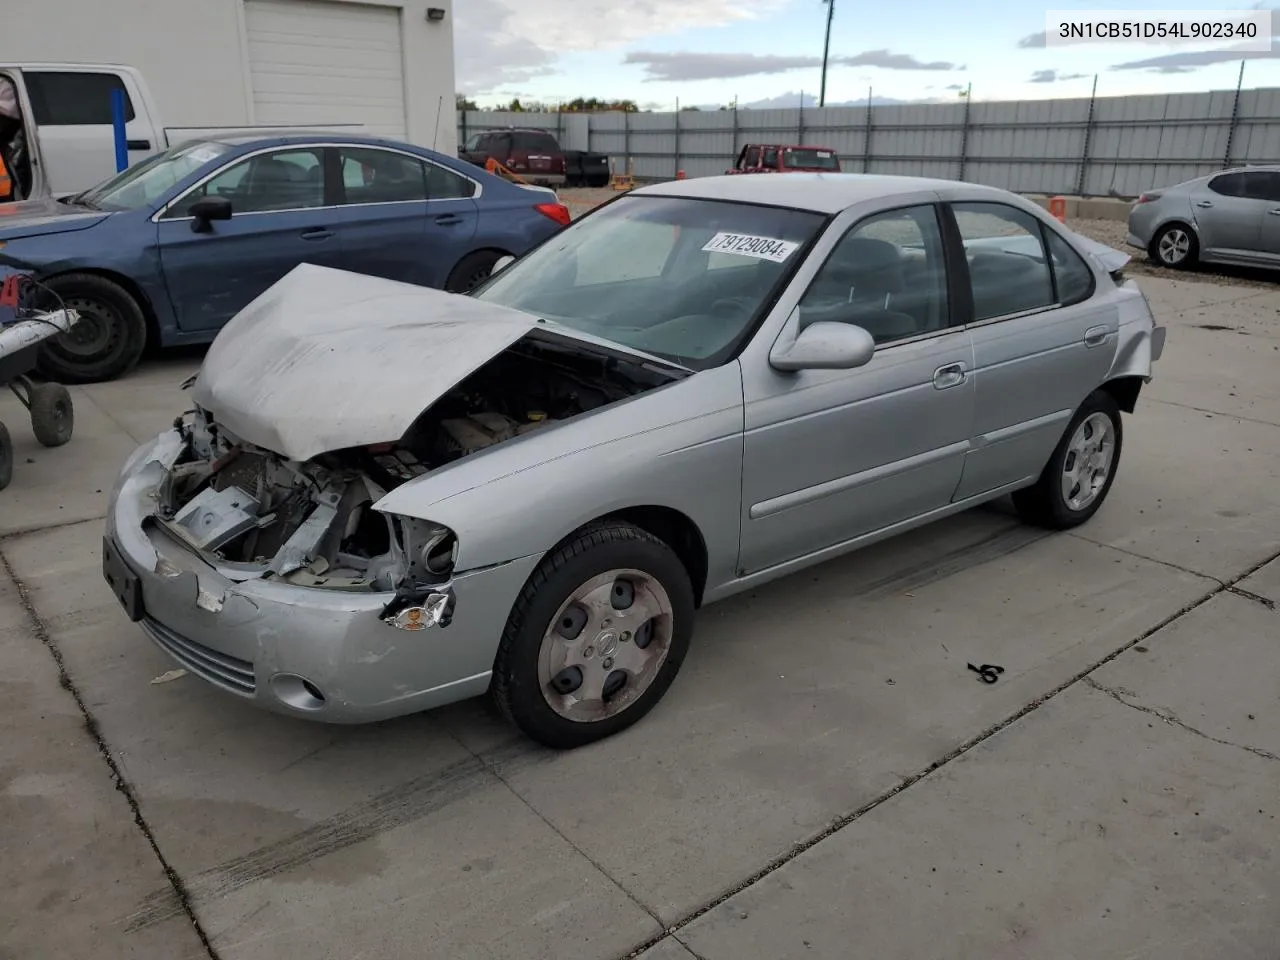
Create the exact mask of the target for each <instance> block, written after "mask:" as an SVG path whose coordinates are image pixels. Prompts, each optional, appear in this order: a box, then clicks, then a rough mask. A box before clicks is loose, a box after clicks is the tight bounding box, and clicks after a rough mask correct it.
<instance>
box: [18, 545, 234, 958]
mask: <svg viewBox="0 0 1280 960" xmlns="http://www.w3.org/2000/svg"><path fill="white" fill-rule="evenodd" d="M0 571H3V573H4V574H5V575H6V576H8V578H9V580H10V581H11V582H12V583H13V585H14V588H15V589H16V590H17V591H18V602H19V603H21V604H22V609H23V610H25V611H26V614H27V619H28V620H29V621H30V623H31V626H32V629H33V630H34V632H35V635H36V639H38V640H39V641H40V642H41V643H42V644H44V647H45V649H46V650H48V651H49V656H50V657H52V658H53V663H54V666H55V667H56V668H57V670H58V685H59V686H60V687H62V689H63V690H65V691H66V692H67V693H69V694H70V695H71V698H72V699H73V700H74V701H75V704H76V707H77V708H78V709H79V711H80V716H81V718H82V719H83V721H84V727H85V730H86V731H87V732H88V734H89V736H90V737H91V738H92V739H93V742H94V744H95V745H96V746H97V748H98V753H99V754H100V755H101V756H102V760H103V762H104V763H106V765H107V769H108V770H109V771H110V773H111V781H112V784H113V785H114V786H115V788H116V789H117V790H118V791H120V793H121V794H123V795H124V798H125V801H126V802H127V803H128V805H129V810H130V811H131V812H132V814H133V822H134V824H135V825H136V826H137V828H138V829H139V830H140V831H141V832H142V835H143V836H144V837H145V838H146V840H147V843H149V844H150V845H151V852H152V853H153V854H155V857H156V860H157V861H158V862H159V864H160V868H161V870H162V871H163V872H164V875H165V878H166V879H167V880H168V881H169V884H170V886H172V887H173V893H174V896H176V897H177V899H178V903H179V904H180V905H181V907H182V912H183V913H184V914H186V917H187V920H188V921H189V922H190V923H191V926H192V929H194V930H195V932H196V936H198V937H199V938H200V943H201V945H202V946H203V947H204V949H205V952H206V953H207V954H208V956H209V958H210V960H219V957H218V954H217V952H216V951H215V950H214V949H213V944H212V943H211V942H210V940H209V935H208V934H207V933H205V930H204V927H203V926H201V924H200V920H199V918H197V917H196V914H195V909H194V907H193V906H192V903H191V899H190V897H189V896H188V895H187V889H186V886H185V885H184V884H183V882H182V877H180V876H179V875H178V872H177V871H176V870H175V869H174V868H173V866H172V865H171V864H170V863H169V861H168V859H167V858H166V857H165V855H164V854H163V853H162V852H161V850H160V845H159V843H157V841H156V838H155V834H153V833H152V832H151V827H150V825H149V824H148V823H147V821H146V818H145V817H144V816H143V815H142V807H141V806H140V805H139V803H138V798H137V795H136V794H135V793H134V791H133V787H132V786H131V785H130V783H129V782H128V780H126V779H125V776H124V774H123V773H122V772H121V770H120V766H119V764H117V763H116V759H115V757H114V756H112V754H111V748H110V747H108V746H107V741H106V740H105V739H104V738H103V736H102V731H101V730H100V729H99V727H98V721H97V719H95V718H94V716H93V714H92V713H91V712H90V710H89V707H88V705H87V704H86V703H85V701H84V696H83V695H82V694H81V693H80V688H79V687H77V686H76V683H75V681H74V680H72V679H71V674H70V673H69V672H68V671H67V667H66V663H65V662H64V661H63V658H62V651H61V650H60V649H59V648H58V645H57V643H55V642H54V639H53V636H52V634H50V632H49V628H48V626H47V625H46V624H45V622H44V619H43V618H42V617H41V616H40V614H39V612H38V611H37V610H36V606H35V602H34V601H33V600H32V598H31V591H30V589H29V588H28V587H27V585H26V583H25V582H23V581H22V580H21V579H20V578H19V577H18V574H17V572H16V571H15V570H14V568H13V564H12V563H11V562H10V561H9V557H8V556H7V555H6V554H5V553H4V552H3V550H0Z"/></svg>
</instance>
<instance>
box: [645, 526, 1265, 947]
mask: <svg viewBox="0 0 1280 960" xmlns="http://www.w3.org/2000/svg"><path fill="white" fill-rule="evenodd" d="M1276 559H1280V550H1278V551H1276V552H1275V553H1273V554H1271V555H1270V556H1268V557H1267V558H1265V559H1264V560H1261V561H1259V562H1258V563H1256V564H1254V565H1253V566H1251V567H1249V568H1248V569H1247V570H1245V571H1244V572H1243V573H1241V574H1240V575H1239V576H1236V577H1233V578H1231V580H1229V581H1227V582H1225V583H1223V582H1221V581H1219V582H1218V583H1219V585H1218V586H1216V587H1214V588H1213V589H1212V590H1210V591H1209V592H1207V593H1205V594H1204V595H1203V596H1201V597H1199V598H1198V599H1196V600H1192V601H1191V602H1190V603H1187V604H1184V605H1183V606H1182V607H1181V608H1179V609H1178V610H1176V611H1174V612H1173V613H1171V614H1169V615H1168V616H1167V617H1164V618H1163V619H1161V620H1160V621H1159V622H1157V623H1156V624H1155V625H1154V626H1152V627H1149V628H1148V629H1146V630H1144V631H1142V633H1140V634H1139V635H1138V636H1137V637H1135V638H1133V639H1132V640H1129V641H1127V642H1126V643H1124V644H1122V645H1121V646H1120V647H1118V648H1116V649H1115V650H1113V651H1111V653H1109V654H1107V655H1106V656H1105V657H1103V658H1102V659H1100V660H1097V661H1095V662H1094V663H1093V664H1091V665H1090V666H1088V667H1085V668H1084V669H1083V670H1081V671H1079V672H1078V673H1076V674H1075V675H1074V676H1071V677H1069V678H1068V679H1067V680H1065V681H1063V682H1062V683H1060V684H1058V685H1057V686H1056V687H1054V688H1053V689H1051V690H1049V692H1047V693H1044V694H1041V695H1040V696H1039V697H1037V698H1036V699H1034V700H1032V701H1031V702H1030V703H1027V704H1024V705H1023V706H1022V707H1021V708H1019V709H1018V710H1016V711H1014V713H1012V714H1010V715H1009V716H1008V717H1006V718H1005V719H1003V720H1001V721H999V722H998V723H995V724H993V725H992V726H990V727H988V728H987V729H986V730H984V731H982V732H981V733H979V734H977V735H976V736H974V737H970V738H969V739H968V740H966V741H965V742H964V743H962V744H960V746H958V747H956V748H955V749H954V750H952V751H950V752H949V753H946V754H944V755H943V756H941V757H939V758H938V759H937V760H934V761H933V762H932V763H930V764H929V765H928V766H926V767H924V768H923V769H922V770H919V771H917V772H916V773H913V774H910V775H908V776H907V777H905V778H903V780H902V781H901V782H900V783H899V784H898V785H897V786H895V787H892V788H891V789H889V790H887V791H885V792H884V793H882V794H880V795H879V796H877V797H874V798H873V799H871V800H869V801H867V802H866V803H864V804H863V805H862V806H860V807H858V808H857V809H856V810H854V811H853V812H852V813H847V814H845V815H843V816H841V817H837V818H836V819H834V820H832V821H831V822H830V823H829V824H828V825H827V826H826V827H825V828H824V829H823V830H821V831H820V832H819V833H817V834H815V835H814V836H812V837H810V838H809V839H808V840H801V841H798V842H797V843H794V844H792V845H791V849H790V850H789V851H787V852H786V853H784V854H782V855H781V856H778V857H775V858H774V859H773V860H771V861H769V863H767V864H765V866H763V867H761V868H760V869H759V870H757V871H755V872H754V873H753V874H751V875H750V876H749V877H747V878H746V879H745V880H743V881H741V882H740V883H737V884H735V885H734V886H733V887H732V888H731V889H730V890H728V891H726V892H725V893H723V894H721V895H720V896H718V897H716V898H715V899H714V900H711V901H710V902H708V903H706V904H704V905H703V906H701V907H698V908H697V909H695V910H693V911H691V912H690V913H688V914H686V915H685V916H684V917H683V918H681V919H680V920H677V921H676V922H675V923H673V924H672V925H671V926H670V927H668V928H667V931H666V933H664V934H662V935H660V936H657V937H654V938H653V939H651V940H646V941H645V942H644V943H642V944H640V946H638V947H636V948H635V949H634V950H632V951H631V952H630V953H626V954H624V955H623V956H622V957H621V958H620V960H636V958H638V957H639V956H640V955H641V954H643V953H644V952H645V951H646V950H649V949H651V948H653V947H655V946H656V945H657V944H659V943H661V942H662V941H663V940H665V939H666V938H667V937H671V938H672V939H674V940H675V941H676V942H678V943H680V944H681V945H682V946H686V947H687V944H685V941H684V940H682V939H681V938H680V937H678V936H677V933H678V932H679V931H680V930H683V929H684V928H685V927H687V926H689V924H691V923H693V922H694V921H696V920H698V919H700V918H701V917H704V916H706V915H707V914H708V913H710V912H711V911H712V910H714V909H715V908H716V907H718V906H720V905H721V904H722V903H724V902H726V901H727V900H730V899H732V898H733V897H735V896H737V895H738V894H739V893H741V892H742V891H744V890H746V889H748V888H750V887H753V886H755V885H756V884H757V883H759V882H760V881H761V880H764V879H765V878H766V877H768V876H769V875H771V874H773V873H775V872H777V871H778V870H780V869H782V868H783V867H785V866H786V865H787V864H789V863H791V861H793V860H795V859H796V858H797V857H799V856H800V855H801V854H803V853H806V852H808V851H809V850H811V849H812V848H814V847H816V846H817V845H818V844H819V843H821V842H822V841H823V840H826V839H827V838H828V837H831V836H834V835H835V834H837V833H839V832H840V831H841V830H843V829H844V828H845V827H847V826H849V825H850V824H852V823H854V822H856V821H857V820H859V819H861V818H862V817H863V816H865V815H866V814H868V813H870V812H871V811H872V810H875V809H876V808H877V807H879V806H881V805H883V804H885V803H888V802H889V801H890V800H892V799H893V798H894V797H896V796H897V795H898V794H900V793H902V792H903V791H905V790H907V789H909V788H910V787H912V786H914V785H915V784H917V783H919V782H920V781H921V780H923V779H925V778H926V777H928V776H929V775H930V774H932V773H934V772H935V771H937V770H940V769H941V768H942V767H945V766H947V765H948V764H949V763H951V762H952V761H953V760H957V759H959V758H960V757H962V756H964V754H966V753H968V752H969V751H970V750H972V749H973V748H974V747H977V746H979V745H981V744H982V743H985V742H986V741H987V740H989V739H991V738H992V737H994V736H995V735H996V734H997V733H999V732H1000V731H1001V730H1004V729H1005V728H1006V727H1009V726H1012V725H1013V724H1015V723H1017V722H1018V721H1019V720H1021V719H1022V718H1023V717H1025V716H1027V714H1029V713H1033V712H1035V711H1036V710H1038V709H1039V708H1040V707H1042V706H1044V705H1045V704H1046V703H1048V702H1049V701H1050V700H1052V699H1054V698H1055V697H1057V696H1058V695H1059V694H1060V693H1062V692H1063V691H1065V690H1067V689H1069V688H1071V687H1073V686H1075V685H1076V684H1078V683H1080V682H1081V681H1082V680H1087V679H1088V678H1089V674H1091V673H1093V672H1094V671H1096V670H1098V669H1100V668H1102V667H1104V666H1106V665H1107V664H1108V663H1110V662H1111V661H1113V660H1115V659H1116V658H1118V657H1120V656H1121V655H1123V654H1124V653H1127V652H1128V651H1129V650H1131V649H1132V648H1133V647H1136V646H1137V645H1138V644H1140V643H1142V642H1143V641H1144V640H1147V639H1149V638H1150V637H1152V636H1153V635H1154V634H1156V633H1159V632H1160V631H1161V630H1163V629H1164V628H1165V627H1167V626H1169V625H1170V624H1171V623H1174V622H1175V621H1177V620H1180V619H1182V618H1183V617H1185V616H1186V615H1187V614H1189V613H1191V612H1192V611H1193V610H1195V609H1197V608H1198V607H1201V606H1203V605H1204V604H1206V603H1208V602H1209V601H1210V600H1212V599H1213V598H1214V597H1216V596H1218V595H1219V594H1222V593H1226V592H1228V591H1230V589H1231V588H1232V587H1233V586H1235V584H1237V583H1239V582H1240V581H1241V580H1244V579H1245V578H1247V577H1251V576H1253V574H1255V573H1257V572H1258V571H1259V570H1261V569H1262V568H1263V567H1265V566H1266V565H1267V564H1268V563H1271V562H1272V561H1273V560H1276ZM1208 579H1213V578H1208ZM1130 706H1132V704H1130ZM1195 732H1197V733H1198V732H1199V731H1195ZM1201 736H1206V738H1207V739H1210V740H1212V739H1214V738H1213V737H1207V735H1205V734H1201ZM1227 745H1228V746H1233V747H1238V746H1239V744H1233V743H1229V744H1227ZM1241 749H1245V750H1249V749H1250V748H1248V747H1241ZM1251 752H1252V751H1251ZM1264 753H1265V751H1264ZM1272 759H1280V757H1272Z"/></svg>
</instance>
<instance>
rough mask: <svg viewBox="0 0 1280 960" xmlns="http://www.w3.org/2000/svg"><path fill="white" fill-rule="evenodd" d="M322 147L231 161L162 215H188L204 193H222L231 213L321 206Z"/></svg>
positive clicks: (206, 194) (279, 151) (215, 195)
mask: <svg viewBox="0 0 1280 960" xmlns="http://www.w3.org/2000/svg"><path fill="white" fill-rule="evenodd" d="M323 156H324V148H323V147H308V148H305V149H292V150H276V151H274V152H272V153H260V154H258V155H257V156H253V157H249V158H248V159H247V160H241V161H240V162H239V163H233V164H232V165H231V166H229V167H227V168H226V169H225V170H223V171H222V172H221V173H219V174H217V175H215V176H214V177H213V178H211V179H209V180H206V181H205V182H204V183H203V184H201V185H200V186H198V187H196V188H195V189H194V190H192V191H191V192H190V193H188V194H187V195H186V196H184V197H183V198H182V199H181V200H179V201H178V202H177V203H175V204H174V205H173V206H172V207H170V208H169V210H168V212H167V213H166V214H165V219H167V220H172V219H177V218H180V217H189V216H190V215H191V212H190V211H191V205H192V204H193V203H195V202H196V201H197V200H200V199H202V198H204V197H226V198H227V199H228V200H230V201H231V212H232V214H233V215H235V214H241V213H269V212H273V211H282V210H307V209H312V208H315V207H322V206H324V162H323Z"/></svg>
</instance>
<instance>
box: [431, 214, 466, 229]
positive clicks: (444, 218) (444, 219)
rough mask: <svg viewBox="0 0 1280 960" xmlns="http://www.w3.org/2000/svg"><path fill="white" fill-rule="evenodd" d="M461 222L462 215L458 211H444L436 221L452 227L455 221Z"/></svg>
mask: <svg viewBox="0 0 1280 960" xmlns="http://www.w3.org/2000/svg"><path fill="white" fill-rule="evenodd" d="M461 222H462V217H461V216H459V215H458V214H456V213H442V214H440V216H438V217H436V223H438V224H440V226H442V227H451V226H453V225H454V224H455V223H461Z"/></svg>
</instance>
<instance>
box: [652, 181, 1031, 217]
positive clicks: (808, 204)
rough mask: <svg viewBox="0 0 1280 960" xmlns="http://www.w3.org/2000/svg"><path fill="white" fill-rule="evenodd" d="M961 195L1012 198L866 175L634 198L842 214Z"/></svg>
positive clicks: (716, 186) (659, 190)
mask: <svg viewBox="0 0 1280 960" xmlns="http://www.w3.org/2000/svg"><path fill="white" fill-rule="evenodd" d="M957 190H962V191H963V192H964V193H965V195H966V197H979V196H986V197H990V198H991V199H1001V200H1006V201H1007V199H1008V198H1009V197H1010V196H1011V194H1009V193H1008V192H1007V191H1005V190H1000V189H997V188H996V187H984V186H980V185H978V184H972V183H963V182H960V181H957V180H936V179H932V178H930V177H895V176H888V175H883V174H867V173H786V174H781V175H779V176H775V177H769V176H756V177H752V176H746V177H744V176H719V177H698V178H696V179H693V180H674V181H670V182H667V183H656V184H653V185H651V186H646V187H639V188H637V189H636V190H633V191H632V193H634V194H642V195H645V196H655V197H684V198H687V199H692V200H728V201H732V202H736V203H762V204H768V205H770V206H776V207H790V208H792V209H795V210H810V211H813V212H814V213H826V214H832V213H839V212H840V211H841V210H844V209H847V208H848V207H851V206H853V205H854V204H856V203H861V202H862V201H864V200H875V199H879V198H880V197H886V196H893V195H894V194H910V193H920V192H923V191H936V192H939V193H945V194H948V195H951V194H954V193H955V192H956V191H957Z"/></svg>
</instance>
